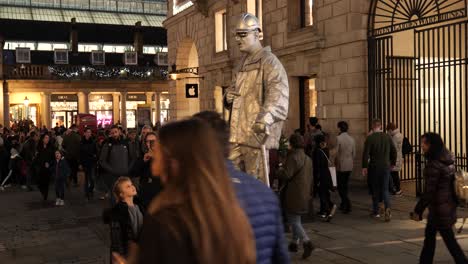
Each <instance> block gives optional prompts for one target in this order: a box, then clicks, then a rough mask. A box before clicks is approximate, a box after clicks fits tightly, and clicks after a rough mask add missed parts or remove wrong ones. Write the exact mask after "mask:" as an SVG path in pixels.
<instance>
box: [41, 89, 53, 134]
mask: <svg viewBox="0 0 468 264" xmlns="http://www.w3.org/2000/svg"><path fill="white" fill-rule="evenodd" d="M41 102H42V106H41V107H42V111H41V113H42V115H41V122H42V125H43V126H44V125H45V126H46V127H47V128H51V126H52V124H51V119H50V118H51V116H50V92H43V93H41Z"/></svg>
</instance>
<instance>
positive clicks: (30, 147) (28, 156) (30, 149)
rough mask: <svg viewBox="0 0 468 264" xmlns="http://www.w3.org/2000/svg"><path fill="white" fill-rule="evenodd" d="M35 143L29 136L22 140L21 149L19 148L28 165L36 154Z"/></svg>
mask: <svg viewBox="0 0 468 264" xmlns="http://www.w3.org/2000/svg"><path fill="white" fill-rule="evenodd" d="M36 146H37V143H36V141H34V139H32V138H29V139H28V140H26V142H24V144H23V149H22V150H21V157H23V159H24V160H25V161H26V163H27V164H28V165H31V164H32V162H33V160H34V157H35V156H36V151H37V148H36Z"/></svg>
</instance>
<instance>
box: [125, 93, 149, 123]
mask: <svg viewBox="0 0 468 264" xmlns="http://www.w3.org/2000/svg"><path fill="white" fill-rule="evenodd" d="M142 104H146V95H145V94H127V103H126V108H127V127H128V128H136V125H137V124H136V123H137V122H136V118H137V117H136V113H137V109H138V105H142Z"/></svg>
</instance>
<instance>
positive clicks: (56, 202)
mask: <svg viewBox="0 0 468 264" xmlns="http://www.w3.org/2000/svg"><path fill="white" fill-rule="evenodd" d="M57 205H60V199H59V198H57V199H55V206H57Z"/></svg>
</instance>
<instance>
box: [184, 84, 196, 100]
mask: <svg viewBox="0 0 468 264" xmlns="http://www.w3.org/2000/svg"><path fill="white" fill-rule="evenodd" d="M185 98H198V83H187V84H186V85H185Z"/></svg>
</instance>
